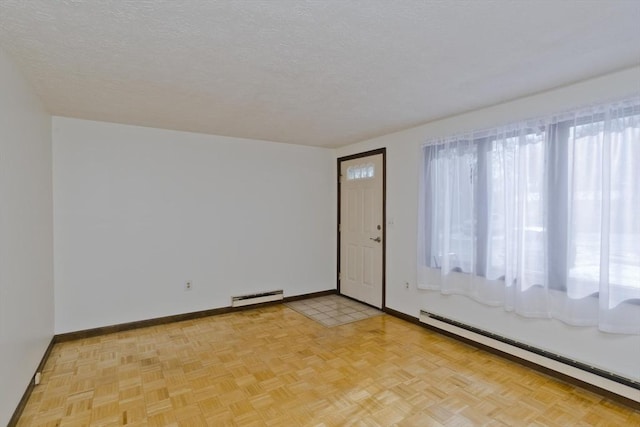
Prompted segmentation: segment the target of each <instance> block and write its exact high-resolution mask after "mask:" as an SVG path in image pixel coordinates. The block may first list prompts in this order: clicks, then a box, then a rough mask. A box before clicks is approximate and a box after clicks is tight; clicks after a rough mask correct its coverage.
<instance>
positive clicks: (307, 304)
mask: <svg viewBox="0 0 640 427" xmlns="http://www.w3.org/2000/svg"><path fill="white" fill-rule="evenodd" d="M285 305H286V306H287V307H289V308H291V309H293V310H295V311H297V312H298V313H300V314H302V315H304V316H306V317H308V318H309V319H312V320H315V321H316V322H318V323H321V324H322V325H324V326H327V327H332V326H338V325H344V324H345V323H351V322H355V321H358V320H362V319H368V318H369V317H374V316H380V315H381V314H383V312H382V311H380V310H377V309H375V308H373V307H370V306H368V305H365V304H361V303H359V302H357V301H353V300H351V299H349V298H345V297H342V296H340V295H328V296H324V297H318V298H310V299H305V300H300V301H293V302H289V303H286V304H285Z"/></svg>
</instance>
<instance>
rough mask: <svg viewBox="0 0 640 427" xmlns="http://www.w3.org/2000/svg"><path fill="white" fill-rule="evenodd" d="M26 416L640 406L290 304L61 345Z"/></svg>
mask: <svg viewBox="0 0 640 427" xmlns="http://www.w3.org/2000/svg"><path fill="white" fill-rule="evenodd" d="M18 425H19V426H33V427H40V426H43V427H44V426H122V425H126V426H226V425H229V426H343V425H354V426H392V425H398V426H439V425H447V426H480V425H486V426H503V425H508V426H521V425H522V426H543V425H545V426H569V425H582V426H586V425H596V426H615V425H618V426H640V412H637V411H633V410H631V409H629V408H627V407H624V406H621V405H619V404H617V403H615V402H612V401H610V400H607V399H605V398H602V397H601V396H599V395H596V394H593V393H590V392H588V391H585V390H583V389H580V388H576V387H574V386H572V385H568V384H565V383H563V382H560V381H557V380H555V379H552V378H550V377H547V376H545V375H542V374H540V373H537V372H535V371H532V370H530V369H527V368H525V367H522V366H520V365H518V364H515V363H512V362H510V361H507V360H504V359H501V358H500V357H497V356H494V355H491V354H489V353H486V352H483V351H480V350H477V349H475V348H473V347H470V346H467V345H464V344H461V343H459V342H457V341H455V340H452V339H450V338H447V337H444V336H441V335H439V334H437V333H434V332H431V331H429V330H426V329H424V328H421V327H419V326H417V325H413V324H410V323H407V322H405V321H402V320H399V319H396V318H394V317H391V316H388V315H382V316H377V317H371V318H368V319H365V320H361V321H358V322H354V323H349V324H346V325H342V326H337V327H333V328H326V327H324V326H322V325H320V324H319V323H317V322H314V321H312V320H310V319H308V318H306V317H304V316H303V315H301V314H299V313H297V312H295V311H293V310H291V309H290V308H288V307H286V306H284V305H276V306H270V307H266V308H260V309H255V310H248V311H242V312H237V313H232V314H225V315H220V316H213V317H208V318H202V319H198V320H192V321H185V322H179V323H173V324H169V325H163V326H157V327H150V328H145V329H138V330H133V331H128V332H121V333H116V334H110V335H104V336H101V337H95V338H88V339H83V340H78V341H72V342H66V343H59V344H57V345H55V347H54V348H53V351H52V353H51V356H50V358H49V360H48V362H47V364H46V367H45V369H44V371H43V377H42V383H41V385H39V386H38V387H36V389H35V390H34V392H33V394H32V395H31V398H30V400H29V402H28V403H27V406H26V408H25V411H24V412H23V415H22V418H21V419H20V421H19V424H18Z"/></svg>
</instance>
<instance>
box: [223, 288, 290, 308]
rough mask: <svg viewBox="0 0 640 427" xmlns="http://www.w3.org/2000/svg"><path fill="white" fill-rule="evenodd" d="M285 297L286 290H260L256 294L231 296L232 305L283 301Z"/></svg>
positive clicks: (239, 305)
mask: <svg viewBox="0 0 640 427" xmlns="http://www.w3.org/2000/svg"><path fill="white" fill-rule="evenodd" d="M283 299H284V292H283V291H282V290H279V291H270V292H260V293H256V294H248V295H239V296H236V297H231V307H244V306H245V305H253V304H260V303H264V302H272V301H282V300H283Z"/></svg>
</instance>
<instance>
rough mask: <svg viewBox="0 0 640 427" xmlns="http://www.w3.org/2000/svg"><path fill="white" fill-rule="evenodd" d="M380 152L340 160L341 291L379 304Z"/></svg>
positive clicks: (380, 260)
mask: <svg viewBox="0 0 640 427" xmlns="http://www.w3.org/2000/svg"><path fill="white" fill-rule="evenodd" d="M382 195H383V155H382V154H375V155H372V156H367V157H359V158H357V159H352V160H345V161H342V162H340V226H339V227H340V228H339V230H340V275H339V277H340V293H342V294H344V295H346V296H349V297H351V298H354V299H357V300H359V301H362V302H365V303H367V304H370V305H372V306H374V307H378V308H382V293H383V289H382V287H383V281H382V270H383V250H382V249H383V246H384V241H383V240H382V239H383V237H384V236H383V227H384V223H383V205H382V204H383V196H382Z"/></svg>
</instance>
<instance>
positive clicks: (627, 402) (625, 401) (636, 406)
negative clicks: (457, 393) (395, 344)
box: [384, 307, 640, 411]
mask: <svg viewBox="0 0 640 427" xmlns="http://www.w3.org/2000/svg"><path fill="white" fill-rule="evenodd" d="M384 311H385V313H387V314H389V315H391V316H394V317H397V318H398V319H402V320H405V321H407V322H409V323H413V324H415V325H418V326H421V327H423V328H425V329H428V330H430V331H433V332H436V333H438V334H441V335H445V336H447V337H449V338H453V339H455V340H456V341H460V342H462V343H464V344H468V345H470V346H472V347H476V348H478V349H480V350H484V351H486V352H489V353H491V354H495V355H496V356H500V357H502V358H505V359H507V360H510V361H512V362H515V363H518V364H520V365H522V366H525V367H527V368H530V369H533V370H535V371H538V372H540V373H542V374H545V375H548V376H550V377H552V378H555V379H557V380H560V381H564V382H566V383H569V384H571V385H575V386H578V387H580V388H583V389H585V390H587V391H590V392H592V393H596V394H599V395H600V396H602V397H605V398H607V399H609V400H612V401H614V402H617V403H619V404H621V405H624V406H627V407H629V408H631V409H633V410H635V411H640V403H639V402H636V401H635V400H633V399H629V398H627V397H624V396H620V395H619V394H616V393H613V392H611V391H609V390H605V389H603V388H600V387H597V386H595V385H593V384H590V383H587V382H584V381H582V380H579V379H577V378H574V377H572V376H570V375H566V374H563V373H561V372H558V371H554V370H553V369H549V368H547V367H545V366H540V365H538V364H537V363H533V362H530V361H529V360H525V359H522V358H520V357H518V356H514V355H513V354H509V353H505V352H503V351H501V350H498V349H495V348H493V347H491V346H488V345H485V344H482V343H479V342H477V341H474V340H471V339H469V338H465V337H461V336H460V335H456V334H454V333H452V332H449V331H445V330H442V329H439V328H436V327H435V326H431V325H427V324H426V323H423V322H421V321H420V318H418V317H413V316H410V315H408V314H405V313H402V312H400V311H396V310H393V309H391V308H388V307H386V308H385V309H384Z"/></svg>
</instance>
